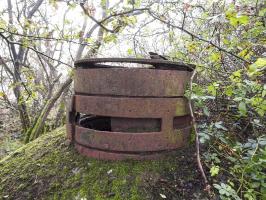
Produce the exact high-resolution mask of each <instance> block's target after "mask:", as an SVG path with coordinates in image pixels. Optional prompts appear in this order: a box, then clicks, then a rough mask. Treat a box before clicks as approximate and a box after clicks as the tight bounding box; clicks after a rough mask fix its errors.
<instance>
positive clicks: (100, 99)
mask: <svg viewBox="0 0 266 200" xmlns="http://www.w3.org/2000/svg"><path fill="white" fill-rule="evenodd" d="M75 109H76V112H81V113H84V114H94V115H100V116H113V117H131V118H162V117H163V116H167V117H169V116H170V117H174V116H183V115H187V114H189V108H188V105H187V100H186V99H185V98H139V97H138V98H131V97H106V96H85V95H84V96H82V95H75Z"/></svg>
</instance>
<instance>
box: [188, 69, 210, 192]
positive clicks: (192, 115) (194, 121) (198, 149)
mask: <svg viewBox="0 0 266 200" xmlns="http://www.w3.org/2000/svg"><path fill="white" fill-rule="evenodd" d="M196 73H197V71H196V70H194V72H193V74H192V76H191V78H190V96H189V98H188V104H189V111H190V116H191V118H192V126H193V129H194V131H195V135H196V154H197V164H198V168H199V170H200V173H201V176H202V178H203V180H204V183H205V189H204V190H205V191H207V192H208V194H209V195H210V189H211V186H210V184H209V182H208V179H207V177H206V175H205V172H204V169H203V167H202V164H201V160H200V147H199V133H198V131H197V125H196V120H195V116H194V112H193V109H192V102H191V94H192V84H193V80H194V78H195V76H196Z"/></svg>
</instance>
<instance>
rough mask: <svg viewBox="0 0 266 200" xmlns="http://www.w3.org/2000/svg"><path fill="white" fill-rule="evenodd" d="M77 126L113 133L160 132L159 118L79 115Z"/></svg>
mask: <svg viewBox="0 0 266 200" xmlns="http://www.w3.org/2000/svg"><path fill="white" fill-rule="evenodd" d="M76 122H77V124H79V125H80V126H82V127H84V128H89V129H94V130H98V131H111V132H112V131H113V132H129V133H141V132H160V131H161V119H159V118H123V117H109V116H95V115H85V114H78V115H77V119H76Z"/></svg>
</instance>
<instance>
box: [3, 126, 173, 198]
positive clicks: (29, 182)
mask: <svg viewBox="0 0 266 200" xmlns="http://www.w3.org/2000/svg"><path fill="white" fill-rule="evenodd" d="M175 159H176V157H168V158H166V159H164V160H157V161H131V160H128V161H118V162H110V161H98V160H96V159H90V158H86V157H84V156H81V155H79V154H78V153H77V152H76V151H75V150H74V148H73V147H72V146H68V145H66V142H65V129H64V128H59V129H57V130H55V131H53V132H51V133H48V134H45V135H43V136H41V137H40V138H38V139H36V140H34V141H33V142H30V143H28V144H26V145H25V146H23V147H22V148H20V149H18V150H17V151H15V152H14V153H12V154H11V155H9V156H7V157H5V158H4V159H2V160H1V161H0V178H1V179H0V199H1V197H3V196H5V197H6V199H31V198H32V196H34V197H35V198H37V199H82V198H83V199H89V200H91V199H92V200H93V199H99V200H103V199H113V200H120V199H123V200H124V199H131V200H140V199H150V198H151V196H152V195H153V194H151V193H150V191H149V190H151V189H147V188H150V184H151V185H155V181H156V180H157V179H156V177H158V176H161V175H165V174H169V173H173V172H175V171H177V170H178V165H176V161H175ZM150 177H152V178H150ZM147 181H148V182H150V183H149V184H147ZM158 194H159V193H158Z"/></svg>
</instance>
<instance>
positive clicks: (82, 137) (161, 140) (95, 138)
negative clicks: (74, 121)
mask: <svg viewBox="0 0 266 200" xmlns="http://www.w3.org/2000/svg"><path fill="white" fill-rule="evenodd" d="M190 129H191V128H190V127H187V128H184V129H180V130H174V131H173V132H172V133H171V134H166V133H163V132H144V133H128V132H108V131H97V130H92V129H87V128H83V127H80V126H76V127H75V140H76V142H77V143H79V144H81V145H83V146H87V147H89V148H95V149H100V150H105V151H124V152H135V153H141V152H150V151H162V150H173V149H177V148H179V147H181V146H184V144H185V143H186V142H187V137H188V135H189V132H190Z"/></svg>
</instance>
